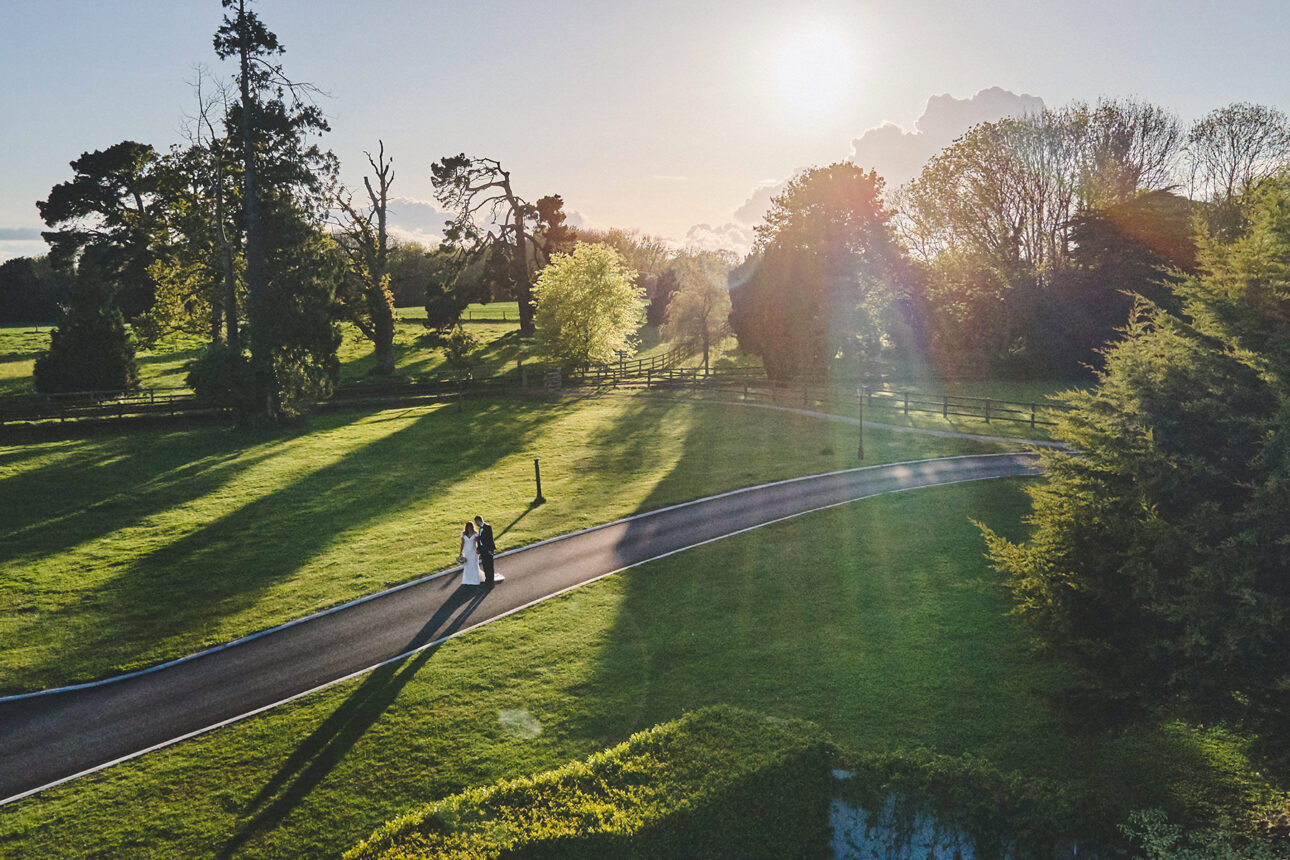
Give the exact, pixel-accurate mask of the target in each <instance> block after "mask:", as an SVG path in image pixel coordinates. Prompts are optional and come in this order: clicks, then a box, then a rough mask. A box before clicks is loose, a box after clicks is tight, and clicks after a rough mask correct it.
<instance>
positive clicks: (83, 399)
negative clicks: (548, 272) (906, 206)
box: [0, 351, 1070, 427]
mask: <svg viewBox="0 0 1290 860" xmlns="http://www.w3.org/2000/svg"><path fill="white" fill-rule="evenodd" d="M680 357H681V356H680V353H677V352H675V351H673V352H669V353H667V354H665V355H656V356H652V357H650V358H647V359H634V360H632V361H622V362H619V363H618V364H611V365H599V366H592V367H587V368H582V369H578V370H576V371H574V372H573V373H570V374H567V375H563V374H553V373H552V371H553V370H558V368H551V367H548V366H545V365H520V366H517V367H516V369H515V370H513V371H511V372H510V373H508V374H505V375H503V376H498V377H488V378H484V379H471V378H469V377H459V378H455V379H431V380H424V381H419V382H389V383H375V382H365V383H362V384H357V385H348V386H342V387H340V388H338V389H337V390H336V391H335V393H334V394H333V395H332V397H331V398H330V399H329V400H328V401H326V402H324V403H322V404H320V406H321V408H324V409H343V408H347V407H353V406H359V405H381V404H385V405H415V404H421V403H434V402H441V401H444V400H452V399H455V400H457V401H458V402H460V401H461V400H462V399H463V398H465V397H468V396H472V395H475V394H496V395H507V394H537V393H540V392H542V391H545V390H551V388H552V386H551V384H550V383H551V378H552V376H553V375H554V376H555V377H556V378H557V379H559V380H560V383H559V384H560V386H562V387H569V388H597V389H604V388H622V389H629V390H630V389H644V390H657V391H677V390H690V391H701V392H704V393H715V394H719V395H724V396H728V397H731V398H736V399H739V400H742V401H749V402H768V403H774V404H777V405H785V406H794V407H799V408H819V407H825V408H839V409H847V410H851V409H859V410H875V411H887V412H892V413H898V414H902V415H909V414H911V413H923V414H934V415H939V416H940V417H942V418H947V419H948V418H951V417H953V418H975V419H980V420H984V421H985V422H986V423H987V424H989V423H993V422H995V421H1007V422H1014V423H1023V424H1028V425H1030V426H1031V427H1037V426H1045V425H1050V424H1053V423H1054V421H1053V419H1054V417H1055V416H1056V415H1057V414H1058V413H1059V412H1062V411H1064V410H1067V409H1069V408H1070V407H1068V406H1066V405H1064V404H1057V403H1049V402H1043V401H1038V400H1037V401H1033V402H1020V401H1013V400H1000V399H995V398H988V397H967V396H963V395H957V394H931V393H927V392H921V391H916V390H914V389H892V388H887V387H867V386H866V387H863V388H862V387H858V386H854V385H840V384H821V383H817V382H813V381H798V382H776V381H772V380H769V379H766V378H765V377H762V376H757V375H754V374H753V373H752V372H750V371H743V370H739V369H734V370H727V371H722V372H715V373H706V374H705V373H704V372H703V369H702V368H693V367H680V366H678V362H679V360H680ZM862 392H863V393H862ZM862 399H863V403H862V402H861V400H862ZM222 411H224V410H223V409H222V408H221V407H218V406H214V405H212V404H210V403H207V402H204V401H202V400H199V399H198V398H197V397H196V396H195V395H194V394H193V392H192V391H191V390H189V389H186V388H147V389H140V390H137V391H80V392H73V393H69V394H43V395H36V394H32V395H17V396H10V397H3V398H0V426H3V425H6V424H15V423H32V422H45V421H58V422H67V421H78V420H83V419H100V420H101V419H112V418H125V417H127V416H142V415H163V416H164V415H169V416H179V415H194V414H201V413H218V412H222Z"/></svg>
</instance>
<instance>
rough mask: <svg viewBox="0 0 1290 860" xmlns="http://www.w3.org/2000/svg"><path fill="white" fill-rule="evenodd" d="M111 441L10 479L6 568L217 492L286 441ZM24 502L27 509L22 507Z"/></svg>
mask: <svg viewBox="0 0 1290 860" xmlns="http://www.w3.org/2000/svg"><path fill="white" fill-rule="evenodd" d="M245 441H246V440H245V439H242V438H237V437H234V436H230V434H229V433H228V432H227V431H224V432H220V433H205V432H201V433H200V435H199V436H198V437H197V438H195V439H194V438H191V437H188V438H176V437H174V436H173V435H172V436H171V437H170V438H165V437H163V438H161V439H157V438H155V437H144V438H139V437H113V438H111V439H104V440H99V441H96V442H94V443H90V444H87V445H83V446H78V448H79V449H78V450H77V452H76V453H73V454H70V455H69V456H67V457H65V458H61V459H60V460H59V461H58V462H56V463H51V464H49V465H47V466H43V467H39V468H36V469H31V470H28V471H25V472H21V473H19V474H16V475H13V476H11V477H10V478H8V479H6V481H5V487H4V498H5V499H6V500H7V501H6V505H7V506H8V507H9V508H10V510H9V511H8V512H7V515H6V522H5V526H6V528H5V529H4V531H3V532H0V537H3V541H0V545H2V546H3V549H0V562H7V563H16V562H19V561H31V560H36V559H39V558H40V557H42V556H50V555H56V554H58V553H60V552H65V551H67V550H70V549H72V548H74V547H76V546H79V545H80V544H83V543H87V542H90V541H93V540H96V539H98V538H102V537H104V536H105V535H109V534H112V533H113V532H116V531H120V530H122V529H126V528H129V527H131V526H134V525H136V524H138V523H141V522H143V521H144V520H146V519H148V518H149V517H150V516H152V515H154V514H157V513H160V512H162V511H166V510H170V509H172V508H176V507H179V506H181V505H184V504H187V503H189V502H191V501H193V500H195V499H198V498H200V497H202V496H206V495H209V494H211V493H214V492H216V491H217V490H219V489H220V488H221V487H223V486H224V485H226V484H227V483H228V482H229V481H231V480H233V479H234V478H236V477H237V476H238V475H240V474H242V473H243V472H245V471H247V470H248V469H251V468H253V467H255V466H256V465H258V464H260V463H262V462H264V461H265V460H268V459H269V458H270V457H272V456H274V455H275V454H276V453H278V450H279V448H280V446H281V444H282V442H283V441H285V440H273V441H269V442H261V443H259V444H258V445H256V446H254V447H252V448H250V449H248V448H247V447H245ZM19 500H21V503H19Z"/></svg>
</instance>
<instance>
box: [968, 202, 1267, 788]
mask: <svg viewBox="0 0 1290 860" xmlns="http://www.w3.org/2000/svg"><path fill="white" fill-rule="evenodd" d="M1249 211H1250V213H1251V221H1252V226H1251V228H1250V231H1249V233H1248V234H1247V235H1246V236H1245V237H1243V238H1242V239H1241V240H1239V241H1237V242H1236V243H1234V244H1232V245H1222V244H1219V243H1217V242H1214V241H1205V242H1202V245H1201V251H1200V255H1199V271H1200V274H1199V275H1197V276H1195V277H1192V278H1188V279H1186V280H1185V281H1183V282H1182V283H1181V284H1180V285H1179V286H1178V290H1179V292H1180V293H1181V295H1182V296H1183V297H1184V300H1185V303H1184V311H1185V316H1183V317H1178V316H1174V315H1172V314H1169V313H1166V312H1164V311H1162V310H1160V309H1159V308H1155V307H1152V306H1150V305H1147V304H1145V303H1140V304H1139V307H1138V310H1137V312H1136V313H1135V315H1134V317H1133V319H1132V321H1131V323H1130V325H1129V326H1128V329H1127V331H1126V332H1125V336H1124V339H1123V340H1122V341H1120V342H1119V343H1117V344H1115V345H1114V346H1112V347H1111V348H1110V349H1108V350H1107V353H1106V365H1105V368H1104V369H1103V370H1102V371H1101V372H1100V373H1099V374H1098V377H1097V380H1098V382H1097V386H1096V387H1095V388H1094V389H1092V390H1091V391H1088V392H1086V393H1077V394H1072V395H1069V401H1070V402H1071V403H1072V405H1074V406H1075V407H1076V408H1075V411H1073V412H1072V413H1070V414H1069V415H1068V416H1066V417H1065V418H1063V419H1062V420H1061V422H1060V423H1059V424H1058V426H1057V428H1056V430H1055V435H1056V437H1057V438H1058V439H1060V440H1061V441H1063V442H1065V443H1067V444H1068V445H1069V446H1070V447H1071V449H1072V450H1071V451H1069V452H1053V453H1049V454H1046V455H1045V458H1044V459H1045V465H1046V467H1047V469H1046V473H1045V477H1044V480H1043V481H1042V482H1041V483H1038V484H1036V485H1033V486H1032V487H1030V488H1029V493H1030V495H1031V498H1032V501H1033V504H1034V511H1033V514H1032V515H1031V517H1030V520H1029V521H1030V523H1031V524H1032V526H1033V531H1032V534H1031V536H1030V538H1029V539H1028V540H1027V541H1025V542H1023V543H1013V542H1010V541H1008V540H1005V539H1003V538H1001V537H999V536H998V535H996V534H994V533H993V532H990V531H989V530H988V529H987V530H986V537H987V542H988V547H989V554H990V557H991V558H992V560H993V562H994V564H995V565H996V566H997V567H998V568H999V569H1000V570H1001V571H1003V572H1005V573H1006V574H1007V575H1008V577H1009V581H1010V584H1011V588H1012V591H1013V593H1014V595H1015V597H1016V600H1017V609H1018V613H1019V614H1020V616H1021V618H1022V619H1023V620H1024V621H1025V622H1026V623H1027V624H1028V625H1029V627H1030V630H1031V631H1032V633H1033V634H1034V637H1035V641H1036V643H1037V644H1038V645H1039V646H1040V647H1041V648H1042V649H1043V650H1044V651H1046V652H1048V653H1051V654H1053V655H1054V656H1056V657H1057V658H1059V659H1061V660H1063V661H1065V662H1067V663H1068V664H1069V665H1070V666H1071V667H1072V668H1073V670H1074V677H1075V679H1076V684H1075V686H1074V687H1073V688H1072V689H1071V690H1070V691H1069V696H1068V702H1067V704H1068V705H1070V704H1078V705H1080V706H1082V707H1080V708H1078V709H1077V711H1076V712H1077V713H1079V714H1082V715H1085V716H1087V715H1090V714H1093V715H1097V716H1100V717H1102V718H1105V719H1111V720H1123V719H1127V718H1132V717H1135V716H1161V715H1163V716H1181V717H1183V718H1187V719H1193V720H1197V721H1201V722H1217V721H1223V722H1227V723H1229V724H1234V725H1237V726H1242V727H1245V728H1249V729H1252V730H1254V731H1255V732H1257V733H1258V734H1259V735H1260V737H1261V739H1262V741H1263V742H1264V743H1265V745H1266V747H1265V749H1266V751H1268V752H1270V753H1275V754H1276V755H1277V756H1278V757H1280V758H1281V762H1282V764H1285V763H1286V758H1285V755H1286V752H1287V750H1290V728H1287V727H1288V726H1290V723H1287V721H1286V719H1285V716H1286V714H1287V713H1290V662H1287V660H1286V655H1287V654H1290V623H1287V621H1288V620H1290V551H1288V550H1290V518H1288V517H1287V516H1286V511H1287V510H1290V286H1288V285H1290V277H1287V275H1290V182H1287V181H1281V182H1279V183H1276V184H1274V185H1273V186H1272V187H1269V188H1267V189H1265V190H1264V191H1263V192H1262V193H1260V194H1259V195H1258V196H1257V200H1256V201H1255V202H1254V203H1253V204H1252V205H1251V207H1250V209H1249Z"/></svg>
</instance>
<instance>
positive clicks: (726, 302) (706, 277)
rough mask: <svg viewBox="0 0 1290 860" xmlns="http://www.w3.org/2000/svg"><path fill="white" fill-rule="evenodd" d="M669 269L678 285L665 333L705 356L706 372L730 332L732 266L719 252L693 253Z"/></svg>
mask: <svg viewBox="0 0 1290 860" xmlns="http://www.w3.org/2000/svg"><path fill="white" fill-rule="evenodd" d="M669 271H670V272H672V273H674V274H673V277H674V278H675V280H676V283H677V284H678V288H677V289H676V292H675V294H674V295H672V296H671V297H670V301H669V302H668V304H667V311H666V322H665V323H664V325H663V336H664V337H665V338H666V339H667V340H668V341H670V342H671V343H673V344H675V345H676V346H677V347H678V348H679V349H683V350H685V351H686V352H687V353H689V354H690V355H696V354H697V355H702V356H703V372H704V374H705V375H706V374H707V373H708V372H709V371H710V358H711V355H712V353H713V351H714V350H716V349H719V348H720V346H721V342H722V341H723V340H725V339H726V337H727V335H729V333H730V285H729V280H728V275H729V267H728V266H727V265H726V260H724V259H722V258H721V257H720V256H719V255H716V254H705V253H690V254H684V255H682V256H680V257H678V258H677V259H676V260H675V261H674V262H673V263H672V267H671V268H670V269H669ZM646 295H647V296H648V291H647V293H646Z"/></svg>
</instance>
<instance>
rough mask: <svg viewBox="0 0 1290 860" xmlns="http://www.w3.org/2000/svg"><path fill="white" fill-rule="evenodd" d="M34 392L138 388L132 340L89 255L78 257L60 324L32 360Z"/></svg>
mask: <svg viewBox="0 0 1290 860" xmlns="http://www.w3.org/2000/svg"><path fill="white" fill-rule="evenodd" d="M33 377H34V379H35V384H36V390H37V391H40V392H44V393H54V392H67V391H125V390H129V389H133V388H137V387H138V383H139V369H138V366H137V365H136V364H135V360H134V339H133V338H132V337H131V335H130V332H129V331H128V330H127V329H126V327H125V316H124V315H123V314H122V313H121V309H120V308H119V307H118V306H117V304H116V301H115V299H114V296H113V291H112V290H111V288H109V287H108V286H107V285H106V284H105V282H104V280H103V279H102V277H101V276H100V275H99V273H98V268H97V267H96V266H95V265H94V264H93V262H92V260H91V258H90V257H88V256H87V257H85V258H82V260H81V265H80V270H79V272H78V274H77V276H76V278H75V280H74V281H73V282H72V294H71V299H70V301H69V302H68V305H67V308H66V311H65V314H64V317H63V320H62V321H61V322H60V323H59V325H58V328H56V329H54V331H53V332H52V334H51V335H50V341H49V350H48V352H46V353H44V354H43V355H41V356H39V357H38V358H37V359H36V366H35V370H34V372H33Z"/></svg>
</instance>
